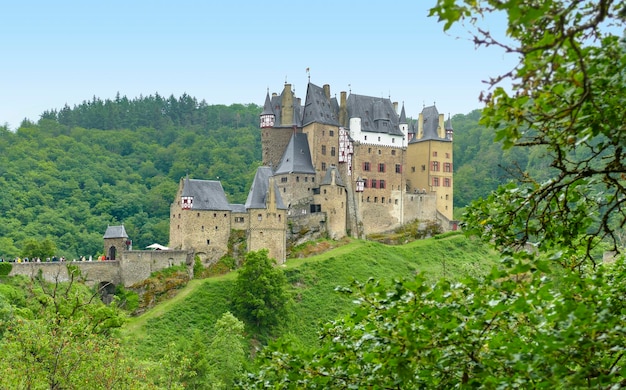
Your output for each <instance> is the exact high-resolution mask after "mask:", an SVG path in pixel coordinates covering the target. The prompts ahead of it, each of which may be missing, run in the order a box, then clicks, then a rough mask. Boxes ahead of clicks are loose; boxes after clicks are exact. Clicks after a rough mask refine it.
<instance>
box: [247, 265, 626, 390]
mask: <svg viewBox="0 0 626 390" xmlns="http://www.w3.org/2000/svg"><path fill="white" fill-rule="evenodd" d="M539 264H540V266H541V268H542V269H543V271H539V272H534V273H533V272H532V271H533V270H532V269H531V267H530V266H529V265H524V264H523V263H518V264H517V265H516V266H515V267H513V269H512V272H510V273H505V272H500V271H496V270H494V271H493V272H492V273H491V274H490V275H489V276H488V277H487V278H486V279H485V280H478V279H468V280H466V281H465V282H462V283H459V282H455V283H451V282H448V281H440V282H438V283H436V284H434V285H430V284H428V283H427V282H426V281H425V279H424V277H423V276H421V275H420V276H417V277H416V278H415V279H414V280H410V281H403V282H396V284H395V285H394V286H392V287H391V288H390V287H389V286H383V285H380V284H378V283H375V282H374V281H369V282H367V283H364V284H359V283H355V284H354V285H353V289H354V295H355V298H356V300H357V302H358V303H359V305H358V307H357V308H356V309H355V311H354V312H353V313H352V315H350V316H348V317H345V318H343V319H342V320H338V321H333V322H330V323H328V324H326V325H325V326H324V328H323V329H322V331H321V334H320V337H321V339H322V340H323V345H322V347H321V348H319V349H316V350H306V349H300V348H298V347H294V346H293V345H290V344H288V343H285V342H281V341H279V342H278V343H276V344H274V345H272V346H271V347H270V348H269V349H267V350H266V351H265V352H264V355H263V358H262V360H261V363H262V364H261V368H260V370H259V371H257V372H255V373H253V374H250V375H249V376H248V378H247V380H246V381H245V382H244V383H243V384H242V387H243V388H267V385H268V384H272V385H271V387H272V388H290V389H296V388H310V389H322V388H380V389H418V388H419V389H421V388H457V387H458V388H476V387H482V388H507V387H518V388H580V387H590V388H611V386H625V385H626V379H625V378H626V365H625V364H626V359H625V358H624V353H625V352H626V346H624V343H623V340H624V337H626V328H625V327H624V326H623V324H624V320H626V314H624V313H626V312H625V311H624V309H626V305H625V303H624V302H623V300H621V299H615V297H616V296H620V294H623V293H624V291H625V289H624V285H626V280H625V278H626V276H625V275H626V274H625V271H626V268H625V267H624V263H623V262H621V263H619V264H618V265H616V266H615V267H614V268H607V269H602V270H599V271H597V272H591V273H588V274H585V275H583V276H581V275H580V274H576V273H567V274H565V275H561V274H559V273H558V272H555V273H553V272H551V271H550V269H549V266H548V262H545V261H544V262H541V263H539ZM534 271H538V270H537V269H534ZM512 275H517V277H514V276H512ZM591 286H592V287H593V288H590V287H591ZM344 291H347V292H348V293H351V292H352V289H344Z"/></svg>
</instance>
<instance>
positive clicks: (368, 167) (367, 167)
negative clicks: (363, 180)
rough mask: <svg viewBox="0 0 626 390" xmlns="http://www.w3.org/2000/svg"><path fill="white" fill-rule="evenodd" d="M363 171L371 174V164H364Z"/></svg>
mask: <svg viewBox="0 0 626 390" xmlns="http://www.w3.org/2000/svg"><path fill="white" fill-rule="evenodd" d="M363 170H364V171H366V172H369V170H370V163H369V162H368V161H366V162H364V163H363Z"/></svg>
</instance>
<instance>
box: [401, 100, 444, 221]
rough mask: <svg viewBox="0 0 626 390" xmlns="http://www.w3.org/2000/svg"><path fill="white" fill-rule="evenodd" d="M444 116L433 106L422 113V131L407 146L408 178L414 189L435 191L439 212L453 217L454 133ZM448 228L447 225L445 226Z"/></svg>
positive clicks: (411, 189) (427, 191)
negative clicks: (448, 128)
mask: <svg viewBox="0 0 626 390" xmlns="http://www.w3.org/2000/svg"><path fill="white" fill-rule="evenodd" d="M444 128H445V124H444V116H443V114H439V112H438V111H437V108H436V107H435V106H434V105H433V106H429V107H424V108H423V110H422V112H421V113H420V115H419V121H418V131H417V134H416V136H415V138H413V139H412V140H411V142H409V144H408V146H407V168H408V169H407V173H406V175H407V179H408V182H409V183H410V186H411V188H409V189H408V190H409V192H412V193H423V192H426V193H434V194H435V195H436V197H437V202H436V208H437V211H438V212H439V213H441V215H442V216H443V217H445V218H446V219H448V220H449V221H452V219H453V217H452V206H453V199H452V194H453V181H452V169H453V166H452V138H448V134H450V135H451V134H452V128H451V126H450V132H448V131H447V130H445V129H444ZM444 228H445V229H447V228H448V227H447V226H444Z"/></svg>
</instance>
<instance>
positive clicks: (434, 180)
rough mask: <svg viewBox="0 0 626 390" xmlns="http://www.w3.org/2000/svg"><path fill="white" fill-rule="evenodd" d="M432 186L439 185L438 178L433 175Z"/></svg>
mask: <svg viewBox="0 0 626 390" xmlns="http://www.w3.org/2000/svg"><path fill="white" fill-rule="evenodd" d="M433 187H439V178H438V177H433Z"/></svg>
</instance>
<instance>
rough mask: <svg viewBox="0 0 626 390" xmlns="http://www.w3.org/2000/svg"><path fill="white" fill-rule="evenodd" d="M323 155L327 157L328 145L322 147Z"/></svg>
mask: <svg viewBox="0 0 626 390" xmlns="http://www.w3.org/2000/svg"><path fill="white" fill-rule="evenodd" d="M322 155H324V156H325V155H326V145H322Z"/></svg>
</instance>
